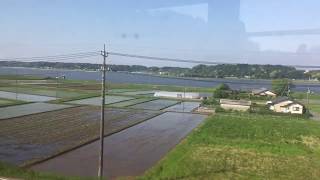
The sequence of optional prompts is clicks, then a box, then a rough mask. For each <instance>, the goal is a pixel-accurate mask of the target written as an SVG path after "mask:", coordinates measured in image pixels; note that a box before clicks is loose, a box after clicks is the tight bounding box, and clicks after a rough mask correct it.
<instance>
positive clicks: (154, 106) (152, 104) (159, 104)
mask: <svg viewBox="0 0 320 180" xmlns="http://www.w3.org/2000/svg"><path fill="white" fill-rule="evenodd" d="M177 103H179V101H173V100H164V99H158V100H154V101H149V102H146V103H142V104H137V105H134V106H130V107H131V108H134V109H149V110H162V109H165V108H167V107H170V106H173V105H175V104H177Z"/></svg>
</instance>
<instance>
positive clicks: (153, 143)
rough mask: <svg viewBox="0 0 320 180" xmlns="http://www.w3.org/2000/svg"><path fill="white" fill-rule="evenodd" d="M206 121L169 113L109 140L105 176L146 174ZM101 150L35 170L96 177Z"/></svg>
mask: <svg viewBox="0 0 320 180" xmlns="http://www.w3.org/2000/svg"><path fill="white" fill-rule="evenodd" d="M205 118H206V116H204V115H199V114H187V113H172V112H168V113H165V114H162V115H160V116H157V117H155V118H153V119H150V120H148V121H146V122H143V123H141V124H139V125H136V126H134V127H131V128H129V129H127V130H125V131H122V132H120V133H117V134H114V135H112V136H109V137H106V138H105V156H104V160H105V163H106V166H105V168H104V173H105V175H106V176H107V177H108V178H112V179H113V178H117V177H128V176H137V175H141V174H143V173H144V172H145V171H146V170H147V169H149V168H150V167H152V166H153V165H154V164H155V163H156V162H158V161H159V160H160V159H161V158H162V157H163V156H164V155H165V154H166V153H167V152H168V151H169V150H170V149H172V148H173V147H175V146H176V145H177V144H178V143H179V142H180V141H181V140H182V139H183V138H184V137H185V136H186V135H187V134H188V133H190V131H192V129H194V128H195V127H197V126H198V125H199V124H200V123H201V122H202V121H203V120H204V119H205ZM98 150H99V143H98V142H94V143H92V144H89V145H87V146H84V147H82V148H79V149H76V150H74V151H72V152H69V153H66V154H64V155H61V156H59V157H56V158H54V159H51V160H49V161H46V162H44V163H41V164H38V165H35V166H33V167H32V168H31V169H33V170H37V171H48V172H54V173H58V174H63V175H72V176H96V174H97V171H98V170H97V164H98Z"/></svg>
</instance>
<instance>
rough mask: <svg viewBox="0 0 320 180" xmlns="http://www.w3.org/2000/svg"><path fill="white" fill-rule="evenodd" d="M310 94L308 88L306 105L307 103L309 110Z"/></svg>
mask: <svg viewBox="0 0 320 180" xmlns="http://www.w3.org/2000/svg"><path fill="white" fill-rule="evenodd" d="M310 94H311V91H310V88H309V87H308V91H307V103H308V108H310V107H309V105H310Z"/></svg>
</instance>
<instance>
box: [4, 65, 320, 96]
mask: <svg viewBox="0 0 320 180" xmlns="http://www.w3.org/2000/svg"><path fill="white" fill-rule="evenodd" d="M0 74H2V75H3V74H20V75H41V76H50V77H56V76H62V75H64V76H66V78H67V79H72V80H98V81H100V80H101V73H100V72H93V71H81V70H45V69H35V68H8V67H0ZM107 81H108V82H112V83H133V84H134V83H135V84H155V85H176V86H192V87H215V86H217V85H219V84H221V83H226V84H228V85H229V86H230V87H231V88H233V89H242V90H250V89H258V88H262V87H264V88H270V87H271V82H270V81H268V80H239V79H205V80H194V79H180V78H167V77H158V76H152V75H145V74H133V73H122V72H108V73H107ZM308 88H310V89H311V91H314V92H320V84H312V83H310V84H296V87H295V88H294V89H293V90H295V91H305V92H306V91H307V90H308Z"/></svg>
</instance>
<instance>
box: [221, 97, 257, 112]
mask: <svg viewBox="0 0 320 180" xmlns="http://www.w3.org/2000/svg"><path fill="white" fill-rule="evenodd" d="M251 104H252V102H251V101H245V100H230V99H220V106H221V107H222V108H223V109H225V110H235V111H247V110H249V109H250V107H251Z"/></svg>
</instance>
